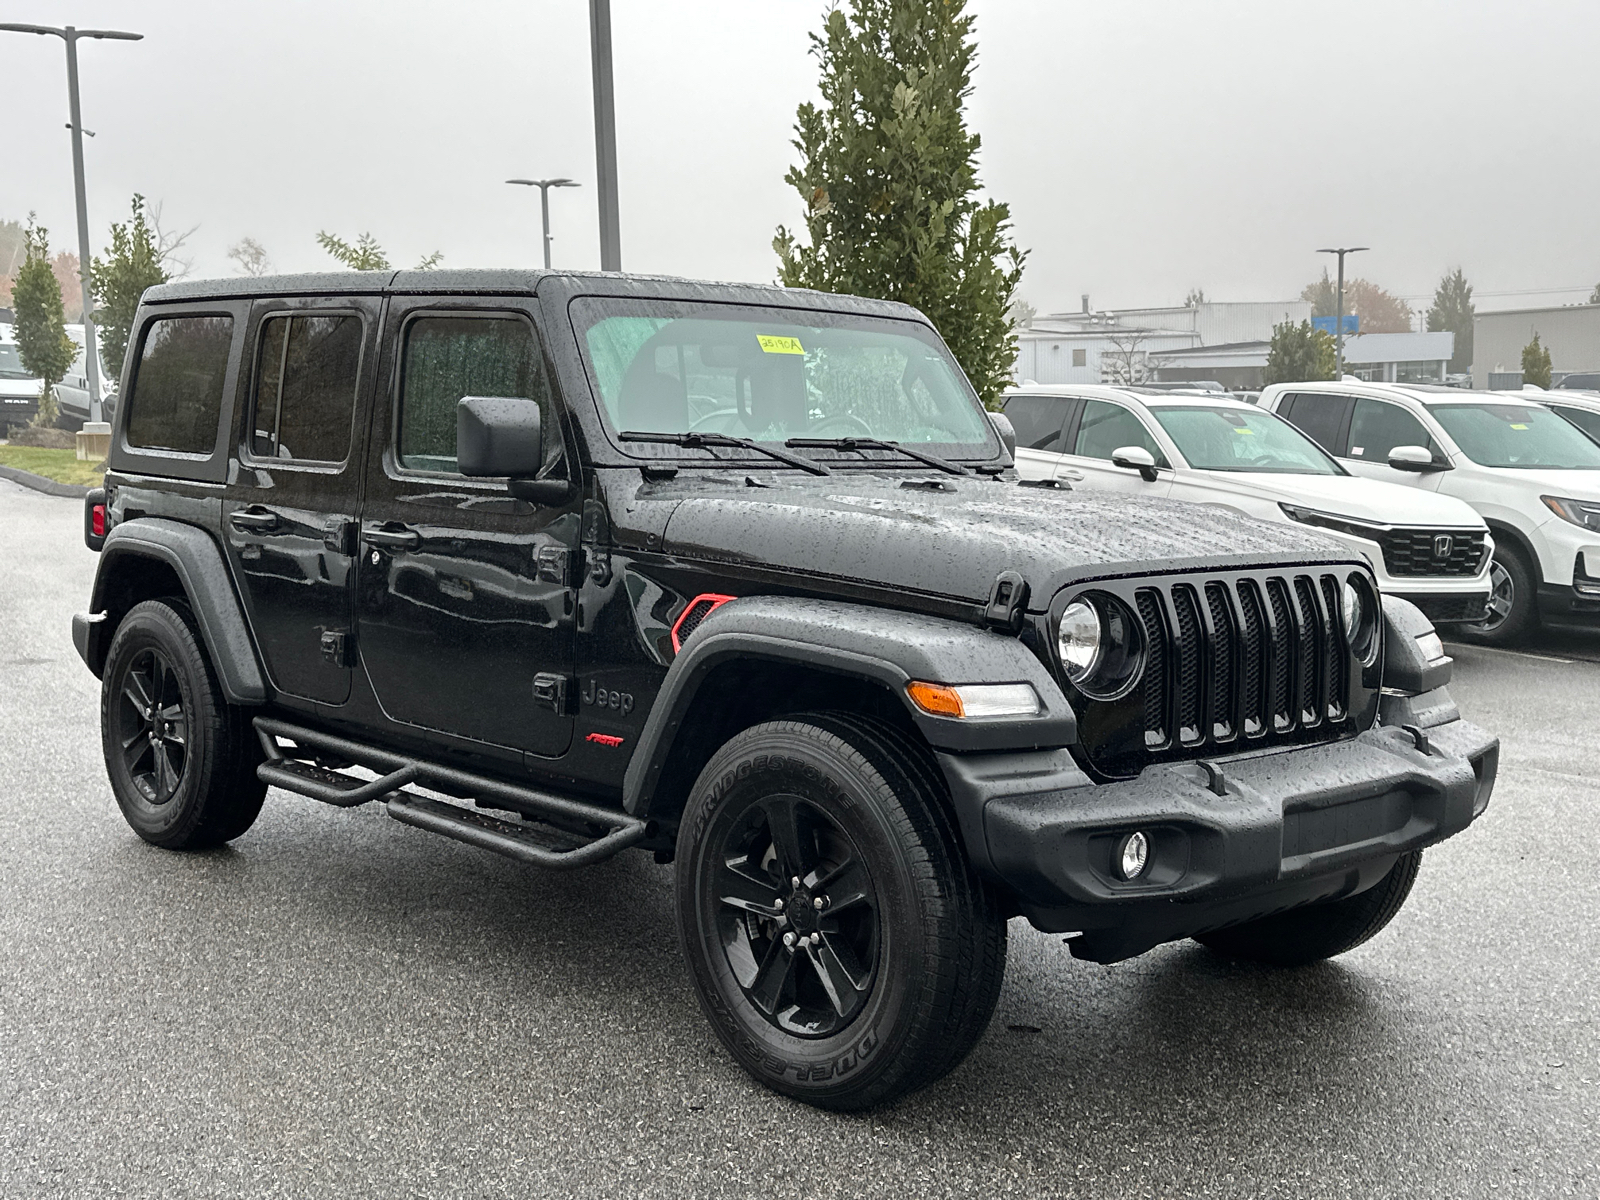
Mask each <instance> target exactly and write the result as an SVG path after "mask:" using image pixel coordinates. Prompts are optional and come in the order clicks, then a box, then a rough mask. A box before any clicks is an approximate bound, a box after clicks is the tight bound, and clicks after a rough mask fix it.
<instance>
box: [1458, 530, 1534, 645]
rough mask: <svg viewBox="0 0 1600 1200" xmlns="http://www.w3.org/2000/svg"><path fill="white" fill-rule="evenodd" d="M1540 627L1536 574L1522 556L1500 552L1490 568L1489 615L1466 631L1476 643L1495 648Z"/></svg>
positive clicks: (1496, 551) (1502, 550) (1503, 549)
mask: <svg viewBox="0 0 1600 1200" xmlns="http://www.w3.org/2000/svg"><path fill="white" fill-rule="evenodd" d="M1538 624H1539V600H1538V595H1537V591H1536V588H1535V586H1534V581H1533V571H1532V570H1531V569H1529V567H1528V564H1527V563H1525V562H1524V561H1523V559H1522V555H1521V554H1519V553H1518V552H1517V551H1515V550H1513V549H1511V548H1510V547H1509V546H1507V547H1503V548H1497V549H1496V550H1495V552H1494V561H1493V562H1491V563H1490V564H1489V615H1488V619H1486V620H1484V621H1481V622H1479V623H1478V624H1475V625H1463V626H1462V627H1461V629H1462V631H1463V632H1464V633H1465V634H1466V635H1467V636H1468V637H1470V638H1472V639H1473V640H1475V641H1479V642H1484V643H1486V644H1488V645H1491V646H1502V645H1505V644H1506V643H1508V642H1516V641H1518V640H1520V639H1521V638H1523V637H1525V636H1526V635H1528V634H1530V633H1532V632H1533V631H1534V629H1535V628H1537V626H1538Z"/></svg>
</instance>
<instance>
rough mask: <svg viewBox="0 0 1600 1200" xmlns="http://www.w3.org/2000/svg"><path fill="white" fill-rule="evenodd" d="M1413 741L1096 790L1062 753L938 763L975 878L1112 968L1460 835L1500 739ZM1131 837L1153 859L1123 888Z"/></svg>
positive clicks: (1169, 770) (1474, 730)
mask: <svg viewBox="0 0 1600 1200" xmlns="http://www.w3.org/2000/svg"><path fill="white" fill-rule="evenodd" d="M1441 694H1442V693H1441ZM1445 702H1446V703H1448V700H1447V699H1446V701H1445ZM1448 715H1450V716H1453V715H1454V712H1453V708H1452V709H1450V711H1449V713H1448ZM1422 741H1423V743H1424V745H1422V746H1419V745H1418V738H1417V737H1416V736H1414V735H1413V734H1412V733H1409V732H1407V731H1406V730H1405V729H1401V728H1395V727H1393V726H1379V727H1376V728H1374V729H1370V730H1368V731H1367V732H1365V733H1363V734H1361V735H1359V736H1358V737H1356V738H1354V739H1351V740H1348V741H1344V742H1335V743H1332V744H1329V745H1323V746H1307V747H1300V748H1296V749H1290V750H1282V751H1276V752H1267V753H1256V754H1244V755H1237V756H1234V757H1231V758H1223V757H1217V758H1211V759H1207V760H1206V762H1207V764H1209V766H1210V768H1211V769H1210V770H1208V769H1207V767H1206V766H1202V765H1201V764H1200V763H1198V762H1191V763H1172V764H1164V765H1160V766H1152V767H1149V768H1147V769H1146V770H1145V771H1144V772H1142V773H1141V774H1140V775H1139V777H1138V778H1136V779H1129V780H1124V781H1121V782H1116V783H1106V784H1095V783H1093V782H1092V781H1090V780H1089V779H1088V778H1087V776H1085V775H1084V774H1083V773H1082V772H1081V771H1080V770H1079V769H1078V767H1077V766H1076V764H1075V763H1074V762H1073V761H1072V759H1071V756H1070V754H1068V753H1067V752H1066V751H1042V752H1033V753H1010V754H993V755H954V754H941V755H940V756H939V758H940V763H941V765H942V766H943V768H944V773H945V776H946V778H947V779H948V781H949V783H950V787H951V793H952V798H953V799H954V801H955V805H956V809H957V813H958V815H959V817H960V819H961V826H962V830H963V834H964V835H965V837H966V840H967V846H968V851H969V853H970V854H971V855H972V857H973V858H974V860H975V861H976V862H977V864H978V866H979V867H980V869H982V870H983V871H984V872H985V873H986V874H987V875H989V876H990V877H991V878H992V879H994V880H996V881H998V882H999V883H1001V884H1002V885H1004V886H1005V888H1006V889H1008V890H1009V891H1010V892H1011V893H1012V894H1013V895H1014V896H1015V898H1016V900H1017V904H1018V907H1019V909H1020V910H1021V912H1022V913H1023V915H1025V916H1026V917H1027V918H1028V919H1029V920H1030V921H1031V922H1033V924H1034V925H1035V926H1036V927H1037V928H1039V929H1042V930H1046V931H1049V932H1066V931H1081V936H1080V937H1077V938H1075V939H1073V941H1072V950H1073V953H1074V954H1076V955H1078V956H1079V957H1082V958H1089V959H1093V960H1094V961H1098V962H1115V961H1117V960H1119V959H1123V958H1128V957H1131V956H1132V955H1135V954H1140V953H1143V952H1144V951H1145V950H1148V949H1150V948H1151V947H1152V946H1155V945H1158V944H1160V943H1161V942H1166V941H1171V940H1174V939H1175V938H1181V937H1188V936H1192V935H1193V934H1196V933H1202V932H1205V931H1206V930H1209V929H1215V928H1220V927H1222V926H1224V925H1230V924H1235V923H1237V922H1240V921H1246V920H1251V919H1253V918H1255V917H1260V916H1265V915H1267V914H1268V913H1272V912H1277V911H1281V910H1282V909H1285V908H1289V907H1293V906H1295V905H1299V904H1305V903H1310V902H1312V901H1317V900H1326V899H1333V898H1336V897H1339V896H1345V895H1352V894H1354V893H1356V892H1359V891H1362V890H1364V889H1365V888H1367V887H1371V886H1372V885H1373V884H1375V883H1377V882H1378V881H1379V880H1380V879H1382V878H1383V876H1384V875H1385V874H1386V873H1387V872H1388V870H1389V868H1390V867H1391V866H1392V865H1393V864H1394V862H1395V860H1396V858H1397V857H1398V856H1399V855H1401V854H1404V853H1406V852H1407V851H1410V850H1415V849H1419V848H1420V847H1423V846H1429V845H1432V844H1433V843H1435V842H1439V841H1442V840H1443V839H1445V838H1447V837H1450V836H1451V835H1452V834H1455V833H1459V832H1460V831H1461V830H1463V829H1465V828H1466V827H1467V826H1468V825H1469V824H1471V823H1472V821H1473V820H1474V819H1475V818H1476V817H1477V816H1478V815H1479V814H1480V813H1482V812H1483V810H1484V809H1485V808H1486V807H1487V806H1488V803H1489V794H1490V792H1491V790H1492V789H1493V787H1494V779H1495V771H1496V767H1497V765H1498V759H1499V741H1498V739H1496V738H1494V737H1492V736H1490V735H1489V734H1488V733H1486V732H1484V731H1483V730H1481V729H1479V728H1478V727H1477V726H1475V725H1471V724H1468V723H1467V722H1465V721H1462V720H1459V719H1454V720H1449V721H1448V722H1446V723H1444V724H1440V725H1437V726H1434V727H1433V728H1429V729H1426V730H1425V732H1424V733H1423V735H1422ZM1134 830H1142V831H1144V833H1145V835H1146V836H1147V837H1148V838H1149V839H1150V845H1151V862H1150V865H1149V867H1147V868H1146V871H1145V873H1144V875H1143V876H1142V877H1141V878H1140V879H1137V880H1134V881H1132V882H1128V881H1123V880H1120V879H1118V878H1117V877H1116V875H1115V874H1114V873H1113V871H1112V867H1111V860H1112V853H1113V849H1114V847H1115V846H1116V844H1117V842H1118V841H1119V840H1120V839H1121V837H1122V836H1123V835H1125V834H1127V833H1131V832H1133V831H1134Z"/></svg>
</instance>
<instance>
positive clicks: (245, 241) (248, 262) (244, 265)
mask: <svg viewBox="0 0 1600 1200" xmlns="http://www.w3.org/2000/svg"><path fill="white" fill-rule="evenodd" d="M228 257H229V258H231V259H233V261H234V262H236V263H238V264H239V271H240V273H241V274H244V275H268V274H271V272H272V259H270V258H268V257H267V248H266V247H265V246H263V245H262V244H261V243H260V242H258V241H256V240H255V238H253V237H242V238H240V239H239V240H238V241H237V242H235V243H234V244H233V245H231V246H229V247H228Z"/></svg>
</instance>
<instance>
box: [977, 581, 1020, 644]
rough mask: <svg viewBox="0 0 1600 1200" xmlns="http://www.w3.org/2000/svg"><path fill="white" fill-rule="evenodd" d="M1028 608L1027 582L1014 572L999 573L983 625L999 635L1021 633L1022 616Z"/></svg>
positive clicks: (991, 591)
mask: <svg viewBox="0 0 1600 1200" xmlns="http://www.w3.org/2000/svg"><path fill="white" fill-rule="evenodd" d="M1027 607H1028V581H1027V580H1025V579H1023V577H1022V576H1021V575H1019V574H1017V573H1016V572H1015V571H1001V572H1000V574H998V575H996V576H995V577H994V587H993V588H992V589H990V592H989V606H988V607H987V608H986V609H985V610H984V613H983V623H984V624H985V625H987V626H988V627H989V628H990V629H995V630H999V631H1000V632H1001V633H1020V632H1022V614H1023V613H1024V612H1025V611H1027Z"/></svg>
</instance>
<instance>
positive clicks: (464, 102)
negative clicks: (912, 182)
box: [0, 0, 1600, 312]
mask: <svg viewBox="0 0 1600 1200" xmlns="http://www.w3.org/2000/svg"><path fill="white" fill-rule="evenodd" d="M826 7H827V5H826V4H825V3H824V0H672V2H670V3H667V2H663V0H613V2H612V21H613V28H614V39H615V70H616V93H617V129H618V142H619V156H620V174H621V208H622V254H623V265H624V267H625V268H627V269H629V270H635V271H659V272H668V273H672V274H679V275H687V276H694V277H703V278H717V279H742V280H759V281H770V280H771V279H772V277H773V264H774V259H773V254H772V250H771V245H770V243H771V239H772V235H773V231H774V228H775V226H777V225H778V224H779V223H780V222H783V223H787V224H789V225H791V226H794V225H798V224H800V223H801V222H800V220H799V217H800V205H799V201H798V199H797V197H796V196H795V195H794V194H793V193H792V192H791V191H790V190H789V189H788V188H787V187H786V186H785V185H784V183H783V181H782V177H783V173H784V171H785V170H786V169H787V168H788V166H789V165H790V164H791V162H792V161H793V160H794V158H795V152H794V150H793V148H792V147H791V145H790V138H791V136H792V129H791V127H792V125H793V122H794V110H795V106H796V105H797V104H798V103H799V102H800V101H802V100H804V99H807V98H809V97H811V96H813V95H814V92H815V80H816V65H815V61H814V60H813V59H812V58H810V57H809V56H808V54H807V39H806V35H807V32H808V31H810V30H812V29H815V28H817V27H819V25H820V23H821V19H822V15H823V13H824V11H825V9H826ZM974 9H975V12H976V14H977V18H978V19H977V37H978V46H979V67H978V70H977V74H976V77H975V85H976V93H975V96H974V98H973V101H972V104H971V108H970V120H971V122H972V124H973V126H974V127H975V128H976V130H977V131H978V132H979V133H980V134H981V135H982V137H983V144H984V145H983V152H982V162H981V173H982V179H983V183H984V185H985V187H986V188H987V189H988V190H989V192H990V194H991V195H993V196H994V197H995V198H997V199H1000V200H1004V201H1006V202H1008V203H1009V204H1010V205H1011V209H1012V213H1013V216H1014V219H1015V224H1016V235H1017V238H1018V240H1019V242H1020V243H1021V244H1022V245H1023V246H1024V247H1025V248H1027V249H1028V250H1029V252H1030V253H1029V258H1028V267H1027V272H1026V274H1025V276H1024V278H1023V282H1022V289H1021V291H1022V294H1023V296H1024V297H1025V298H1027V299H1028V300H1030V301H1031V302H1032V303H1034V304H1035V305H1036V306H1037V307H1038V308H1039V309H1040V310H1041V311H1046V312H1048V311H1052V310H1059V309H1062V308H1076V307H1078V297H1079V295H1080V294H1081V293H1083V292H1088V293H1090V294H1091V296H1092V297H1093V301H1094V304H1095V307H1097V308H1117V307H1132V306H1136V305H1146V304H1160V303H1178V302H1180V301H1181V300H1182V298H1183V296H1184V294H1185V292H1186V291H1187V290H1188V289H1189V288H1190V287H1195V286H1199V287H1203V288H1204V289H1205V291H1206V294H1207V296H1208V297H1210V298H1212V299H1227V300H1256V299H1262V300H1266V299H1282V298H1286V297H1289V296H1292V295H1295V294H1297V293H1298V292H1299V290H1300V288H1301V287H1302V286H1303V285H1304V284H1305V282H1306V281H1308V280H1309V279H1311V278H1312V277H1314V276H1315V275H1316V274H1317V273H1318V272H1319V271H1320V269H1321V266H1322V260H1320V259H1319V258H1318V256H1317V255H1316V254H1315V253H1314V251H1315V250H1316V248H1317V247H1319V246H1326V245H1334V244H1343V245H1369V246H1371V247H1372V250H1371V252H1370V253H1368V254H1365V255H1362V256H1359V259H1358V260H1356V261H1355V264H1354V266H1353V273H1357V274H1361V275H1363V276H1366V277H1368V278H1371V279H1374V280H1376V281H1377V282H1379V283H1381V284H1383V285H1384V286H1386V287H1388V288H1390V289H1391V290H1393V291H1396V292H1398V293H1400V294H1402V295H1406V296H1410V297H1424V296H1427V295H1429V294H1431V292H1432V289H1433V286H1434V284H1435V283H1436V282H1437V280H1438V278H1439V276H1440V275H1441V274H1442V273H1443V272H1444V271H1445V270H1447V269H1448V268H1451V267H1454V266H1456V265H1460V266H1462V267H1464V268H1465V269H1466V271H1467V275H1468V277H1469V279H1470V280H1471V281H1472V282H1473V283H1474V285H1475V286H1476V287H1477V290H1478V292H1479V295H1480V305H1479V306H1480V308H1509V307H1522V306H1525V305H1533V304H1540V303H1564V302H1573V301H1578V300H1582V299H1584V298H1585V295H1584V293H1585V292H1586V291H1587V289H1588V288H1589V287H1591V286H1593V284H1594V283H1595V282H1596V281H1597V280H1600V229H1597V224H1600V222H1597V216H1600V152H1597V151H1600V146H1597V142H1600V120H1597V119H1596V118H1597V116H1600V113H1597V108H1600V87H1597V85H1596V66H1595V64H1596V62H1597V51H1600V3H1596V2H1595V0H1340V2H1339V3H1321V4H1310V3H1286V2H1284V0H1236V2H1231V3H1223V2H1213V0H1116V2H1113V3H1106V2H1105V0H1096V2H1093V3H1088V2H1082V0H1055V2H1032V0H975V3H974ZM0 12H3V14H4V15H3V18H0V19H4V20H8V21H30V22H37V23H42V24H63V23H65V22H66V21H68V20H71V21H73V22H74V23H75V24H77V25H78V26H79V27H82V28H88V27H95V26H99V27H111V28H122V29H133V30H137V31H138V32H141V33H143V34H144V35H145V40H144V41H142V42H138V43H125V42H96V43H83V44H82V49H81V60H82V68H81V69H82V80H83V106H84V124H85V126H86V127H87V128H88V129H91V130H94V131H95V133H96V135H97V136H96V137H95V138H93V139H92V140H89V141H88V142H87V143H86V144H87V147H88V149H87V159H88V180H89V205H90V217H91V236H92V238H93V241H94V245H95V249H96V251H97V252H98V251H99V250H100V249H101V248H102V246H103V243H104V240H105V237H106V226H107V225H108V223H109V222H110V221H112V220H115V219H120V218H121V217H122V216H124V215H125V214H126V212H127V204H128V197H129V195H130V194H131V193H132V192H135V191H139V192H142V193H144V194H145V195H146V196H147V197H148V198H149V199H150V200H151V201H159V202H160V203H161V204H162V205H163V210H164V219H165V223H166V224H168V225H170V226H174V227H177V228H182V229H186V228H188V227H190V226H198V229H197V231H196V232H195V233H194V235H193V237H192V238H191V239H190V248H191V250H192V257H193V260H194V274H195V275H196V276H206V275H226V274H231V273H233V264H232V263H230V262H229V260H228V258H227V249H228V247H229V246H230V245H232V244H233V243H235V242H236V241H237V240H238V239H239V238H241V237H243V236H246V235H249V236H251V237H254V238H256V239H257V240H258V241H260V242H261V243H262V244H263V245H264V246H265V247H266V249H267V251H268V252H269V254H270V255H271V258H272V261H273V264H274V266H275V267H276V268H277V269H279V270H299V269H314V268H320V267H324V266H327V265H328V264H329V260H328V258H327V257H326V255H324V253H323V252H322V251H321V250H320V249H319V248H318V247H317V245H316V241H315V236H316V233H317V231H318V230H319V229H328V230H330V231H332V232H335V233H338V234H341V235H343V236H345V237H347V238H354V237H355V236H356V235H357V234H359V233H361V232H363V231H370V232H371V233H372V234H373V235H374V236H375V237H377V238H378V240H379V241H380V242H381V243H382V244H383V246H384V247H385V248H386V249H387V250H388V251H389V252H390V255H391V257H392V258H393V259H394V260H395V261H396V262H397V263H398V264H400V265H410V264H411V263H412V262H414V261H415V260H416V259H417V258H419V257H421V256H422V255H424V254H426V253H429V252H431V251H434V250H438V251H441V252H443V254H444V262H445V264H446V265H450V266H507V265H535V264H536V263H537V261H538V255H539V231H538V204H537V193H536V192H534V190H533V189H528V188H513V187H508V186H506V185H505V184H504V183H503V182H501V181H502V180H504V179H507V178H510V177H512V176H538V175H570V176H572V177H573V178H575V179H578V180H579V181H581V182H582V184H583V185H584V186H583V187H582V188H580V189H576V190H571V191H566V192H553V193H552V195H551V209H552V220H553V224H554V226H555V232H556V235H557V240H556V243H555V261H556V264H557V265H560V266H576V267H588V266H594V265H597V264H598V257H599V251H598V240H597V235H596V232H595V229H596V218H595V196H594V188H593V183H594V135H593V124H592V118H593V109H592V100H591V95H590V75H589V34H588V19H587V4H586V3H585V0H521V2H516V3H513V2H490V0H481V2H478V0H456V2H455V3H451V4H441V3H437V2H435V3H431V4H423V3H413V2H410V0H383V3H381V4H380V3H375V2H370V0H368V2H354V0H341V2H338V3H333V2H329V0H316V2H311V0H274V3H272V4H260V3H251V4H238V3H227V4H220V3H214V2H213V3H181V2H177V0H173V2H157V0H150V2H148V3H128V2H126V0H124V2H120V3H107V2H99V0H75V2H67V3H62V2H60V0H55V2H51V0H6V2H5V3H4V5H3V8H0ZM63 58H64V56H63V51H62V47H61V43H60V42H59V41H58V40H57V39H54V38H50V39H45V38H38V37H24V36H21V35H18V34H0V79H4V80H5V95H6V101H7V102H6V106H5V112H6V118H5V120H4V122H3V124H0V130H3V132H0V217H11V218H16V219H21V218H23V217H24V216H25V215H26V214H27V212H28V211H29V210H30V209H33V210H37V212H38V214H39V217H40V220H41V221H42V222H43V223H45V224H46V225H48V226H49V228H50V231H51V238H52V242H53V244H54V245H56V246H57V247H64V248H70V249H76V235H75V233H74V226H73V209H72V174H71V153H70V146H69V141H68V134H67V131H66V129H65V128H64V125H65V122H66V119H67V104H66V83H65V69H64V64H63ZM1536 288H1539V289H1583V290H1582V291H1573V290H1568V291H1552V292H1548V293H1545V294H1539V295H1532V294H1521V295H1518V294H1494V293H1520V292H1527V291H1529V290H1531V289H1536ZM1413 303H1416V301H1415V300H1413Z"/></svg>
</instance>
